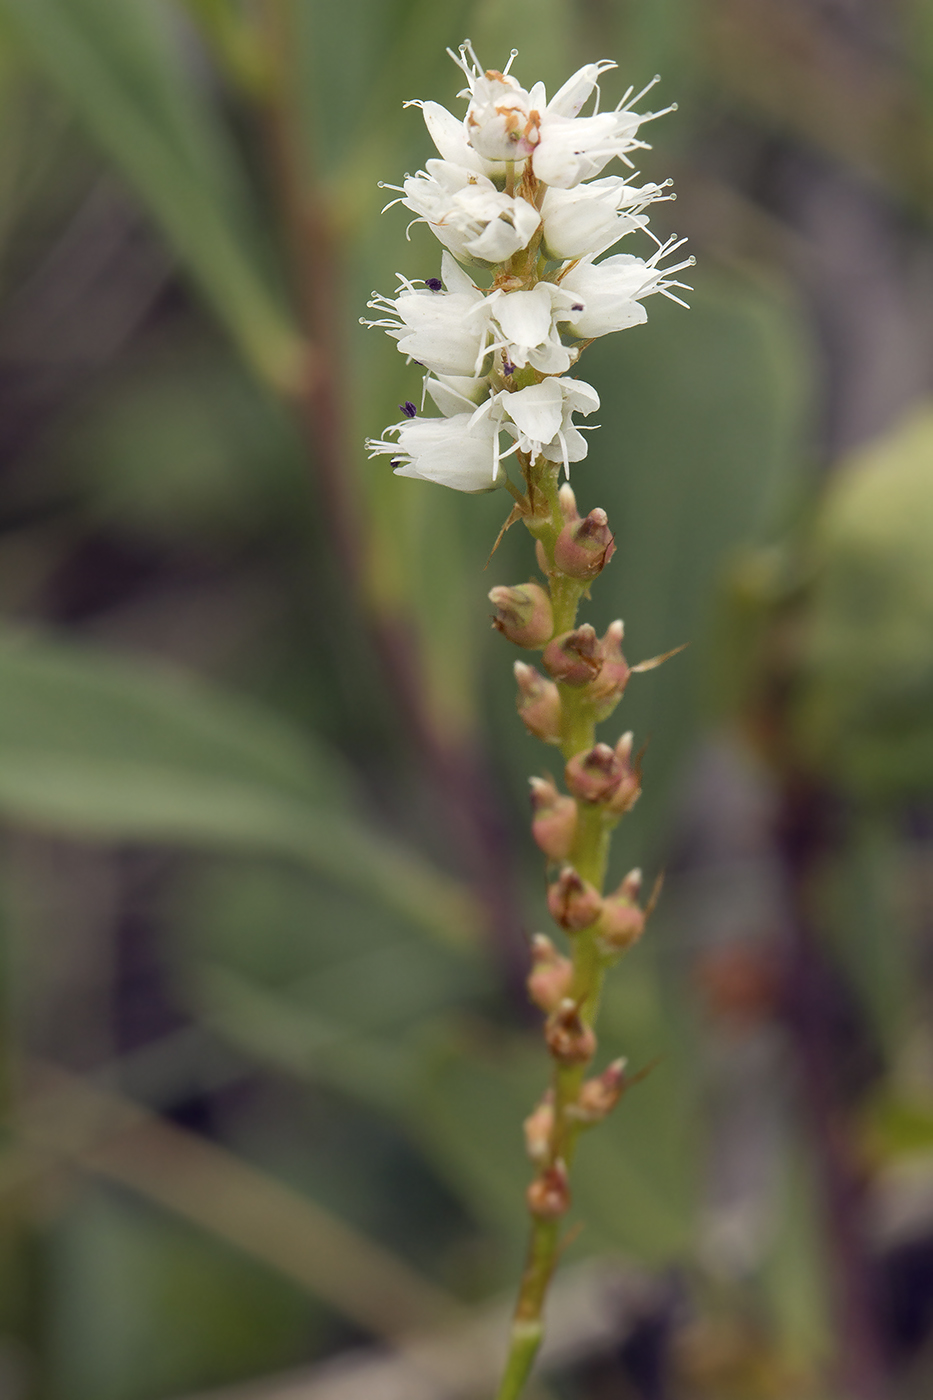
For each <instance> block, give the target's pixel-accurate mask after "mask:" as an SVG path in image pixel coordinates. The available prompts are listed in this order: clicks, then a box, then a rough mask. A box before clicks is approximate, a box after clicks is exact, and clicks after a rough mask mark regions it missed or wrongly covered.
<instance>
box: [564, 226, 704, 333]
mask: <svg viewBox="0 0 933 1400" xmlns="http://www.w3.org/2000/svg"><path fill="white" fill-rule="evenodd" d="M682 243H683V239H680V240H676V239H671V240H670V241H669V242H667V243H665V244H663V245H662V246H661V247H660V248H658V250H657V252H656V253H654V254H653V255H652V256H651V257H650V258H648V259H647V261H646V260H645V259H643V258H636V257H633V256H632V255H631V254H630V253H616V254H614V256H613V257H611V258H605V259H604V260H603V261H602V262H601V263H594V262H593V261H592V260H591V259H590V258H584V259H583V260H582V261H581V262H579V263H577V264H576V265H575V266H573V267H571V268H570V269H569V270H568V271H567V272H565V273H564V274H563V276H562V277H561V279H560V285H561V287H562V288H563V289H564V291H568V292H570V293H572V294H573V295H574V296H575V297H576V303H575V304H576V305H577V306H578V307H579V308H580V310H579V312H573V311H572V312H571V317H570V320H569V329H570V331H571V333H572V334H573V335H575V336H579V337H580V339H581V340H591V339H593V338H595V337H596V336H600V335H608V334H609V333H610V332H612V331H621V330H625V329H626V328H627V327H628V326H637V325H640V324H641V323H642V322H643V321H647V319H648V313H647V312H646V311H645V308H644V307H643V306H642V304H641V300H640V299H641V298H642V297H646V296H649V295H650V294H651V293H652V292H662V293H663V294H664V295H665V296H668V297H670V299H671V300H672V301H677V302H680V298H679V297H677V296H675V295H674V294H673V292H671V291H670V290H669V288H671V287H682V286H683V285H684V284H683V283H682V282H675V281H673V280H672V279H671V278H670V277H669V276H668V274H669V273H671V272H679V271H680V270H681V269H682V268H684V267H690V266H692V264H693V258H686V259H684V261H683V262H679V263H675V264H674V266H673V267H667V268H659V267H658V266H657V262H658V259H659V258H661V257H662V256H663V255H664V254H665V253H669V252H671V251H673V250H674V249H675V248H679V247H681V245H682ZM680 305H681V306H683V305H684V303H683V302H680Z"/></svg>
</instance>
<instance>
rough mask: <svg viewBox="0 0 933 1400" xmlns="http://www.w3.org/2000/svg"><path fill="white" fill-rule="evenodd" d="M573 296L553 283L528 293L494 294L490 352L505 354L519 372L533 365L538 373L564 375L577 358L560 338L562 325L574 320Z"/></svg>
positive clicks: (492, 298) (491, 305) (542, 285)
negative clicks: (497, 350) (491, 350)
mask: <svg viewBox="0 0 933 1400" xmlns="http://www.w3.org/2000/svg"><path fill="white" fill-rule="evenodd" d="M575 304H577V303H576V300H575V297H574V295H573V293H571V292H570V291H565V290H564V288H562V287H558V286H556V285H555V284H554V283H553V282H539V283H538V284H537V286H535V287H533V288H532V289H531V291H529V292H522V291H519V292H502V291H498V292H493V293H492V295H491V296H490V297H489V318H490V323H491V329H492V333H493V335H494V336H495V340H494V342H493V345H492V346H491V347H490V348H491V349H502V350H504V351H505V354H506V355H507V357H508V359H509V361H510V362H511V364H513V365H515V366H516V367H517V368H519V369H523V368H524V367H525V365H530V366H531V368H532V369H536V370H537V371H538V373H539V374H563V373H564V371H565V370H568V369H569V368H570V366H571V365H572V364H573V362H574V360H575V359H576V357H577V352H576V350H574V349H571V348H568V347H567V346H566V345H564V344H563V342H562V341H561V338H560V322H561V321H568V320H571V319H572V318H573V315H574V312H573V310H572V308H573V306H574V305H575Z"/></svg>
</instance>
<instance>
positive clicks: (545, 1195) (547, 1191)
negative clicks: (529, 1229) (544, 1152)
mask: <svg viewBox="0 0 933 1400" xmlns="http://www.w3.org/2000/svg"><path fill="white" fill-rule="evenodd" d="M525 1199H526V1200H527V1202H528V1209H529V1210H530V1212H531V1214H532V1215H534V1216H536V1217H537V1218H538V1219H539V1220H557V1219H559V1217H560V1216H562V1215H566V1214H567V1211H568V1210H569V1209H570V1182H569V1180H568V1177H567V1168H566V1167H565V1166H564V1164H563V1162H562V1161H560V1160H559V1159H558V1161H556V1162H555V1163H554V1165H553V1166H552V1167H548V1168H547V1170H546V1171H543V1172H542V1173H541V1175H540V1176H537V1177H535V1179H534V1181H533V1182H532V1183H531V1185H530V1186H529V1187H528V1191H527V1193H526V1197H525Z"/></svg>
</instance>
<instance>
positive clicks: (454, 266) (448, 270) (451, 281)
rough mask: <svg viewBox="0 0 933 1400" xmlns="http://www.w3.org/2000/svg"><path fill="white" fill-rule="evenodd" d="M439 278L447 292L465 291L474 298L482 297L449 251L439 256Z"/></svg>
mask: <svg viewBox="0 0 933 1400" xmlns="http://www.w3.org/2000/svg"><path fill="white" fill-rule="evenodd" d="M441 280H442V282H443V283H444V286H445V287H446V288H447V290H448V292H465V293H466V294H467V295H470V296H472V297H473V299H474V300H478V299H481V298H482V295H483V294H482V292H481V291H480V290H479V288H478V287H477V286H476V284H475V283H474V281H473V279H472V278H471V277H468V276H467V274H466V273H465V272H464V270H463V268H462V267H461V266H460V265H459V263H458V262H457V260H456V258H454V257H453V256H452V255H451V254H450V253H445V254H444V256H443V257H442V258H441Z"/></svg>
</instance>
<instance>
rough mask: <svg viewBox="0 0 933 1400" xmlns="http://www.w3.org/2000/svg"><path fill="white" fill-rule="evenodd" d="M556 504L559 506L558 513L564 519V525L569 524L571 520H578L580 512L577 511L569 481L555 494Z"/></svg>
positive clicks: (575, 499) (575, 500)
mask: <svg viewBox="0 0 933 1400" xmlns="http://www.w3.org/2000/svg"><path fill="white" fill-rule="evenodd" d="M557 502H558V505H559V506H560V513H561V515H562V516H563V517H564V522H565V524H568V525H569V524H570V523H571V521H573V520H579V519H580V512H579V511H578V510H577V498H576V496H575V495H574V494H573V487H572V486H571V485H570V482H569V481H565V482H564V484H563V486H562V487H561V488H560V490H559V491H558V493H557Z"/></svg>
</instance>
